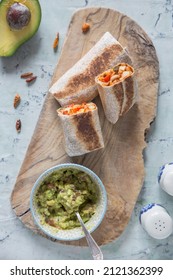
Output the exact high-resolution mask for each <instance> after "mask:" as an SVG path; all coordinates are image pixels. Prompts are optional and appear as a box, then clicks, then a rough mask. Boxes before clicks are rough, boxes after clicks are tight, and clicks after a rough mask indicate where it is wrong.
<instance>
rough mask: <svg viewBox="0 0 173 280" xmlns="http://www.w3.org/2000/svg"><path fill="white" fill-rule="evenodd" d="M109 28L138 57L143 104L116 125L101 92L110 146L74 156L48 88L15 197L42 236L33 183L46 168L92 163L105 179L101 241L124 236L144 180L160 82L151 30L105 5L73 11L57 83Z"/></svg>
mask: <svg viewBox="0 0 173 280" xmlns="http://www.w3.org/2000/svg"><path fill="white" fill-rule="evenodd" d="M83 22H88V23H89V24H90V25H91V28H90V31H89V32H88V33H86V34H83V33H82V31H81V26H82V24H83ZM106 31H109V32H110V33H111V34H112V35H113V36H114V37H115V38H116V39H117V40H118V41H119V42H120V43H121V44H122V45H123V46H124V47H126V48H127V50H128V52H129V54H130V56H131V58H132V60H133V63H134V68H135V70H136V74H137V81H138V91H139V100H138V103H137V104H135V105H134V106H133V108H132V109H131V110H130V111H129V112H128V113H127V114H126V115H125V116H124V117H122V118H120V119H119V121H118V122H117V123H116V124H115V125H112V124H110V123H109V122H108V121H107V120H106V118H105V116H104V113H103V109H102V106H101V103H100V100H99V97H97V98H96V99H95V100H94V102H95V103H96V104H97V105H98V109H99V113H100V122H101V127H102V131H103V136H104V141H105V148H104V149H102V150H99V151H95V152H93V153H90V154H87V155H84V156H80V157H74V158H69V157H68V156H67V155H66V154H65V151H64V146H63V138H62V130H61V126H60V122H59V120H58V117H57V113H56V110H57V108H58V106H59V105H58V102H57V101H56V100H55V99H54V98H53V97H52V95H50V94H49V93H48V94H47V97H46V99H45V102H44V105H43V108H42V111H41V113H40V117H39V120H38V123H37V125H36V128H35V131H34V134H33V136H32V139H31V142H30V145H29V147H28V150H27V153H26V156H25V159H24V162H23V164H22V167H21V169H20V172H19V175H18V177H17V180H16V184H15V186H14V190H13V192H12V196H11V203H12V208H13V209H14V211H15V213H16V215H17V217H18V218H19V219H20V220H21V221H22V222H23V223H24V224H25V225H26V226H27V227H28V228H30V229H31V230H32V231H34V232H36V233H38V234H41V235H43V234H42V232H40V230H39V229H38V228H37V227H36V226H35V225H34V223H33V220H32V216H31V212H30V209H29V199H30V192H31V189H32V187H33V184H34V182H35V181H36V179H37V178H38V176H39V175H40V174H41V173H42V172H43V171H44V170H45V169H47V168H50V167H52V166H54V165H57V164H60V163H65V162H74V163H78V164H82V165H84V166H87V167H88V168H90V169H92V170H93V171H94V172H95V173H96V174H97V175H98V176H99V177H100V178H101V180H102V181H103V183H104V185H105V187H106V190H107V194H108V208H107V212H106V215H105V218H104V220H103V222H102V223H101V225H100V226H99V228H98V229H97V230H96V231H95V232H94V233H93V237H94V238H95V240H96V241H97V242H98V244H99V245H102V244H106V243H108V242H111V241H113V240H115V239H116V238H118V237H119V236H120V234H121V233H122V232H123V230H124V229H125V227H126V226H127V224H128V222H129V219H130V216H131V213H132V211H133V208H134V205H135V203H136V200H137V198H138V195H139V192H140V190H141V187H142V184H143V180H144V161H143V155H142V154H143V150H144V148H145V147H146V142H145V139H144V138H145V133H146V131H147V130H148V129H149V127H150V123H151V122H152V121H153V120H154V118H155V116H156V107H157V93H158V84H159V63H158V59H157V55H156V52H155V48H154V46H153V43H152V42H151V40H150V39H149V37H148V36H147V34H146V33H145V32H144V31H143V30H142V29H141V27H139V26H138V24H137V23H135V22H134V21H133V20H132V19H130V18H129V17H127V16H125V15H123V14H121V13H119V12H117V11H114V10H111V9H106V8H87V9H82V10H79V11H77V12H76V13H75V14H74V15H73V17H72V19H71V22H70V24H69V29H68V32H67V36H66V39H65V42H64V46H63V49H62V53H61V56H60V59H59V63H58V65H57V67H56V69H55V72H54V76H53V80H52V83H53V82H55V81H56V80H57V79H58V78H59V77H60V76H61V75H62V74H63V73H64V72H66V71H67V70H68V69H69V68H70V67H71V66H73V65H74V63H75V62H77V61H78V60H79V59H80V58H81V57H82V56H83V55H84V54H85V53H86V52H87V51H88V50H89V49H90V48H91V47H92V46H94V44H95V43H96V42H97V41H98V40H99V39H100V38H101V36H102V35H103V34H104V33H105V32H106ZM52 83H51V84H52ZM66 244H71V245H81V246H83V245H86V241H85V239H84V238H83V239H81V240H79V241H74V242H66Z"/></svg>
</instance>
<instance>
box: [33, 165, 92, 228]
mask: <svg viewBox="0 0 173 280" xmlns="http://www.w3.org/2000/svg"><path fill="white" fill-rule="evenodd" d="M96 202H97V194H96V185H95V183H94V182H93V181H92V179H91V178H90V176H89V175H87V174H86V173H84V172H82V171H80V170H77V169H61V170H58V171H54V172H53V173H52V174H50V175H49V176H48V177H46V179H45V180H44V181H43V182H42V184H41V185H40V187H39V189H38V191H37V193H36V197H35V203H36V205H37V208H38V212H39V213H40V214H41V216H42V221H43V223H47V224H49V225H50V226H53V227H56V228H59V229H72V228H74V227H78V226H80V224H79V222H78V220H77V217H76V214H75V213H76V212H77V211H78V212H79V213H80V215H81V217H82V219H83V221H84V222H87V221H88V220H89V219H90V217H91V216H92V215H93V214H94V213H95V208H96Z"/></svg>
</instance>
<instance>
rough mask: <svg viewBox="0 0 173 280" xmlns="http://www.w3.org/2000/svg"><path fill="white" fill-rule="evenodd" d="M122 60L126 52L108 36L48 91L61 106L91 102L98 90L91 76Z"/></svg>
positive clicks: (93, 76)
mask: <svg viewBox="0 0 173 280" xmlns="http://www.w3.org/2000/svg"><path fill="white" fill-rule="evenodd" d="M124 57H126V58H127V59H130V58H129V57H128V54H127V52H126V50H125V49H124V48H123V47H122V46H121V44H120V43H119V42H118V41H117V40H116V39H115V38H114V37H113V36H112V35H111V34H110V33H109V32H106V33H105V34H104V35H103V36H102V37H101V39H100V40H99V41H98V42H97V43H96V44H95V45H94V46H93V47H92V48H91V49H90V50H89V51H88V52H87V53H86V54H85V55H84V56H83V57H82V58H81V59H80V60H79V61H78V62H77V63H76V64H75V65H74V66H73V67H72V68H70V69H69V70H68V71H67V72H66V73H65V74H64V75H63V76H61V77H60V78H59V79H58V80H57V81H56V82H55V83H54V84H53V85H52V86H51V87H50V89H49V92H50V93H52V94H53V96H54V97H55V98H56V99H57V100H58V102H59V104H60V105H61V106H67V105H70V104H72V103H74V104H80V103H83V102H90V101H92V100H93V99H94V98H95V97H96V96H97V95H98V90H97V86H96V84H95V77H96V76H97V75H99V73H101V72H103V71H104V70H105V69H107V68H111V67H113V65H115V64H117V63H118V62H119V61H120V62H121V61H122V60H124Z"/></svg>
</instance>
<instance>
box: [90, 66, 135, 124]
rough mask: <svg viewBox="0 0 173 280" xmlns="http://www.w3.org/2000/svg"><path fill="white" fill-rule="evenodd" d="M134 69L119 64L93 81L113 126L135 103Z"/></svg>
mask: <svg viewBox="0 0 173 280" xmlns="http://www.w3.org/2000/svg"><path fill="white" fill-rule="evenodd" d="M134 73H135V71H134V68H133V67H132V66H131V65H129V64H127V63H123V62H122V63H119V64H117V65H116V66H115V67H113V68H111V69H108V70H107V71H104V72H103V73H101V74H100V75H98V76H97V77H96V79H95V81H96V84H97V87H98V91H99V95H100V98H101V101H102V105H103V109H104V112H105V115H106V117H107V119H108V120H109V121H110V122H111V123H113V124H115V123H116V122H117V120H118V119H119V117H120V116H122V115H124V114H125V113H126V112H128V111H129V109H130V108H131V107H132V106H133V105H134V103H135V102H136V97H137V85H136V79H135V76H134Z"/></svg>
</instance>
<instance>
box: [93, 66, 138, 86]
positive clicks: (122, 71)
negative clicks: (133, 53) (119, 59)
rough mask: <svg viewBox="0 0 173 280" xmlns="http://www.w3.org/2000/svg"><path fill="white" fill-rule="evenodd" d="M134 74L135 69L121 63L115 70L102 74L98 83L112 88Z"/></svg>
mask: <svg viewBox="0 0 173 280" xmlns="http://www.w3.org/2000/svg"><path fill="white" fill-rule="evenodd" d="M133 72H134V70H133V68H132V67H131V66H130V65H128V64H127V63H119V64H118V65H116V66H115V67H114V68H112V69H109V70H107V71H105V72H103V73H102V74H100V75H99V77H98V81H100V83H101V85H102V86H112V85H115V84H117V83H119V82H122V81H123V80H125V79H126V78H128V77H130V76H132V74H133Z"/></svg>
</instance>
